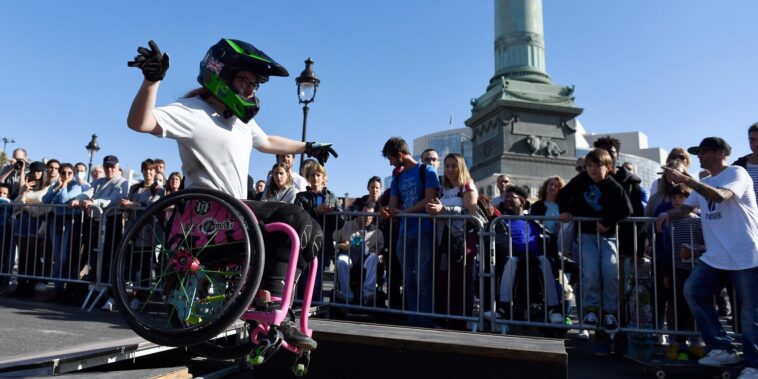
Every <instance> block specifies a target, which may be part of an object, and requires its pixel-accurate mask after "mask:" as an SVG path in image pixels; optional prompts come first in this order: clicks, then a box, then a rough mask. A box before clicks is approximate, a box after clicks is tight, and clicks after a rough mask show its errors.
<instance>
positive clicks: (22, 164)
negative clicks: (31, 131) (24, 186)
mask: <svg viewBox="0 0 758 379" xmlns="http://www.w3.org/2000/svg"><path fill="white" fill-rule="evenodd" d="M28 172H29V163H28V157H27V156H26V150H25V149H23V148H21V147H19V148H17V149H15V150H13V158H11V159H10V160H9V161H8V163H6V164H5V165H4V166H3V167H2V168H1V169H0V182H2V183H5V184H8V185H9V186H10V188H11V192H10V194H9V196H8V198H10V199H15V198H16V197H17V196H18V194H19V192H21V178H22V176H23V175H25V174H26V173H28Z"/></svg>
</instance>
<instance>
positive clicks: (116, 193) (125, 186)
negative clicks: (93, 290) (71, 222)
mask: <svg viewBox="0 0 758 379" xmlns="http://www.w3.org/2000/svg"><path fill="white" fill-rule="evenodd" d="M103 169H104V170H105V176H104V177H102V178H99V179H97V180H95V181H94V182H93V183H92V187H90V189H88V190H87V191H84V192H82V194H81V195H79V196H77V198H76V199H74V200H72V201H71V206H72V207H74V208H83V209H84V210H85V211H86V212H85V214H88V215H91V217H92V223H91V225H92V227H90V228H85V241H88V242H89V246H90V249H89V252H90V253H91V252H92V247H94V246H97V231H98V230H100V223H101V222H105V244H104V245H103V246H104V248H103V251H101V252H100V254H101V256H102V257H103V260H102V271H101V275H102V277H101V282H102V283H110V262H111V257H112V256H113V253H114V251H115V250H116V249H117V248H118V243H119V241H121V236H122V234H123V212H122V211H121V210H118V209H116V210H110V209H111V208H118V206H119V202H120V201H121V199H122V198H124V197H126V196H127V195H128V193H129V183H128V181H127V180H126V179H125V178H123V177H122V176H121V173H120V170H119V167H118V158H117V157H116V156H115V155H106V156H105V158H103ZM102 213H105V215H106V217H105V218H103V217H101V215H102ZM86 235H89V238H87V237H86ZM85 251H86V250H85ZM85 254H86V253H85ZM97 261H98V256H97V255H93V254H90V257H89V264H90V275H92V274H94V272H95V269H96V268H97ZM113 304H114V302H113V299H108V301H106V303H105V305H104V306H103V309H104V310H109V311H110V310H113V307H114V305H113Z"/></svg>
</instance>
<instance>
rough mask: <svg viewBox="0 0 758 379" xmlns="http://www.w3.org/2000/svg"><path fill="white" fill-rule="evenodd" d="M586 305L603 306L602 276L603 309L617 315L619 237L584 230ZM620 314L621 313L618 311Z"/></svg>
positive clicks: (583, 281)
mask: <svg viewBox="0 0 758 379" xmlns="http://www.w3.org/2000/svg"><path fill="white" fill-rule="evenodd" d="M580 238H581V242H582V245H581V249H582V251H581V255H580V256H581V265H582V266H581V273H582V309H585V310H587V309H591V310H594V311H597V310H599V309H600V280H601V278H602V284H603V288H602V290H603V292H602V301H603V303H602V304H603V307H602V309H603V312H604V313H611V314H614V315H616V311H618V300H619V276H618V275H619V274H618V268H619V263H618V251H616V238H615V237H613V238H611V237H604V236H598V235H597V234H584V233H582V234H581V236H580ZM617 317H618V315H617Z"/></svg>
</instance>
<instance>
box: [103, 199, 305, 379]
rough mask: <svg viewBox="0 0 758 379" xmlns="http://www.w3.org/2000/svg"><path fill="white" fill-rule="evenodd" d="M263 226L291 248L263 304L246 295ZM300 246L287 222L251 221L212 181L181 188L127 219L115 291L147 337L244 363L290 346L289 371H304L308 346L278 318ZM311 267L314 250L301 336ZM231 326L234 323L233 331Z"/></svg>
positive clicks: (254, 280)
mask: <svg viewBox="0 0 758 379" xmlns="http://www.w3.org/2000/svg"><path fill="white" fill-rule="evenodd" d="M265 233H284V234H285V235H286V236H287V237H288V238H289V240H290V243H291V249H290V255H289V258H290V259H289V265H288V267H287V272H286V276H285V284H284V290H283V291H282V296H281V298H278V297H277V298H272V299H270V301H267V302H266V303H265V304H263V305H261V304H259V303H260V302H259V301H256V302H255V303H254V300H255V297H256V295H257V294H258V289H259V286H260V284H261V279H262V275H263V269H264V259H265V251H264V242H263V241H264V240H263V236H264V234H265ZM299 252H300V240H299V237H298V235H297V233H296V231H295V230H294V229H293V228H292V227H291V226H290V225H287V224H285V223H280V222H273V223H267V224H263V223H259V222H258V220H257V219H256V217H255V215H254V214H253V212H252V210H251V209H250V208H249V206H248V205H246V204H245V203H244V202H243V201H241V200H238V199H235V198H233V197H232V196H230V195H228V194H225V193H222V192H219V191H216V190H211V189H201V188H194V189H186V190H182V191H179V192H177V193H175V194H172V195H170V196H167V197H165V198H163V199H161V200H159V201H157V202H156V203H155V204H153V205H151V206H150V207H148V208H147V209H145V210H144V211H143V212H141V214H139V215H138V216H137V217H136V218H135V219H134V220H131V221H130V222H129V224H128V225H127V228H126V231H125V232H124V237H123V239H122V240H121V243H120V244H119V247H118V250H117V253H116V255H115V257H114V261H113V263H112V273H111V279H112V285H113V289H114V291H113V292H114V299H115V300H116V302H117V305H118V307H119V309H120V310H121V313H122V315H123V316H124V318H125V320H126V322H127V324H128V325H129V326H130V327H131V328H132V329H133V330H134V331H135V332H136V333H137V334H138V335H140V336H141V337H143V338H145V339H146V340H148V341H151V342H154V343H156V344H159V345H165V346H176V347H188V348H189V349H190V350H192V351H194V352H196V353H198V354H200V355H202V356H206V357H209V358H218V359H230V358H243V359H245V360H246V362H247V363H248V364H249V365H251V366H255V365H260V364H263V363H264V362H266V361H267V360H268V359H269V358H270V357H271V356H273V354H274V353H276V352H277V351H278V350H280V348H284V349H286V350H288V351H290V352H292V353H294V355H295V362H294V364H293V367H292V369H293V372H294V373H295V375H298V376H302V375H304V374H305V373H306V372H307V370H308V365H309V363H310V350H305V349H302V348H299V347H297V346H293V345H291V344H288V343H287V341H285V340H284V338H283V334H282V331H281V330H280V328H279V326H280V325H281V324H282V322H283V321H284V320H285V319H287V318H288V317H291V318H292V321H294V314H292V311H291V309H290V304H291V302H292V299H293V296H294V289H295V277H296V275H297V272H296V271H297V270H296V266H297V261H298V257H299ZM317 269H318V261H317V258H314V261H313V262H311V264H310V270H309V272H308V274H307V282H306V291H305V292H306V293H305V294H304V296H303V304H302V310H303V311H302V314H301V316H300V323H299V330H300V331H301V332H302V333H303V334H304V335H306V336H308V337H311V336H312V330H311V329H309V328H308V313H309V312H308V310H309V309H310V304H311V300H312V295H313V288H314V282H315V278H316V270H317ZM267 300H269V299H267ZM240 321H241V323H240ZM240 324H241V325H240ZM233 325H234V328H231V327H232V326H233ZM230 329H234V330H236V331H235V332H233V333H232V334H233V336H232V337H230V336H229V330H230ZM217 337H218V338H217Z"/></svg>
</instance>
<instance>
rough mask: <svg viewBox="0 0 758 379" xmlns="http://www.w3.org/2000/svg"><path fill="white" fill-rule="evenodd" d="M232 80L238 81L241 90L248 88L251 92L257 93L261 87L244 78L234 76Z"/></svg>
mask: <svg viewBox="0 0 758 379" xmlns="http://www.w3.org/2000/svg"><path fill="white" fill-rule="evenodd" d="M234 80H239V81H240V83H242V88H250V89H252V90H253V92H256V91H258V88H259V87H260V86H261V84H260V83H258V82H254V81H252V80H250V79H248V78H246V77H244V76H235V77H234Z"/></svg>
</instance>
